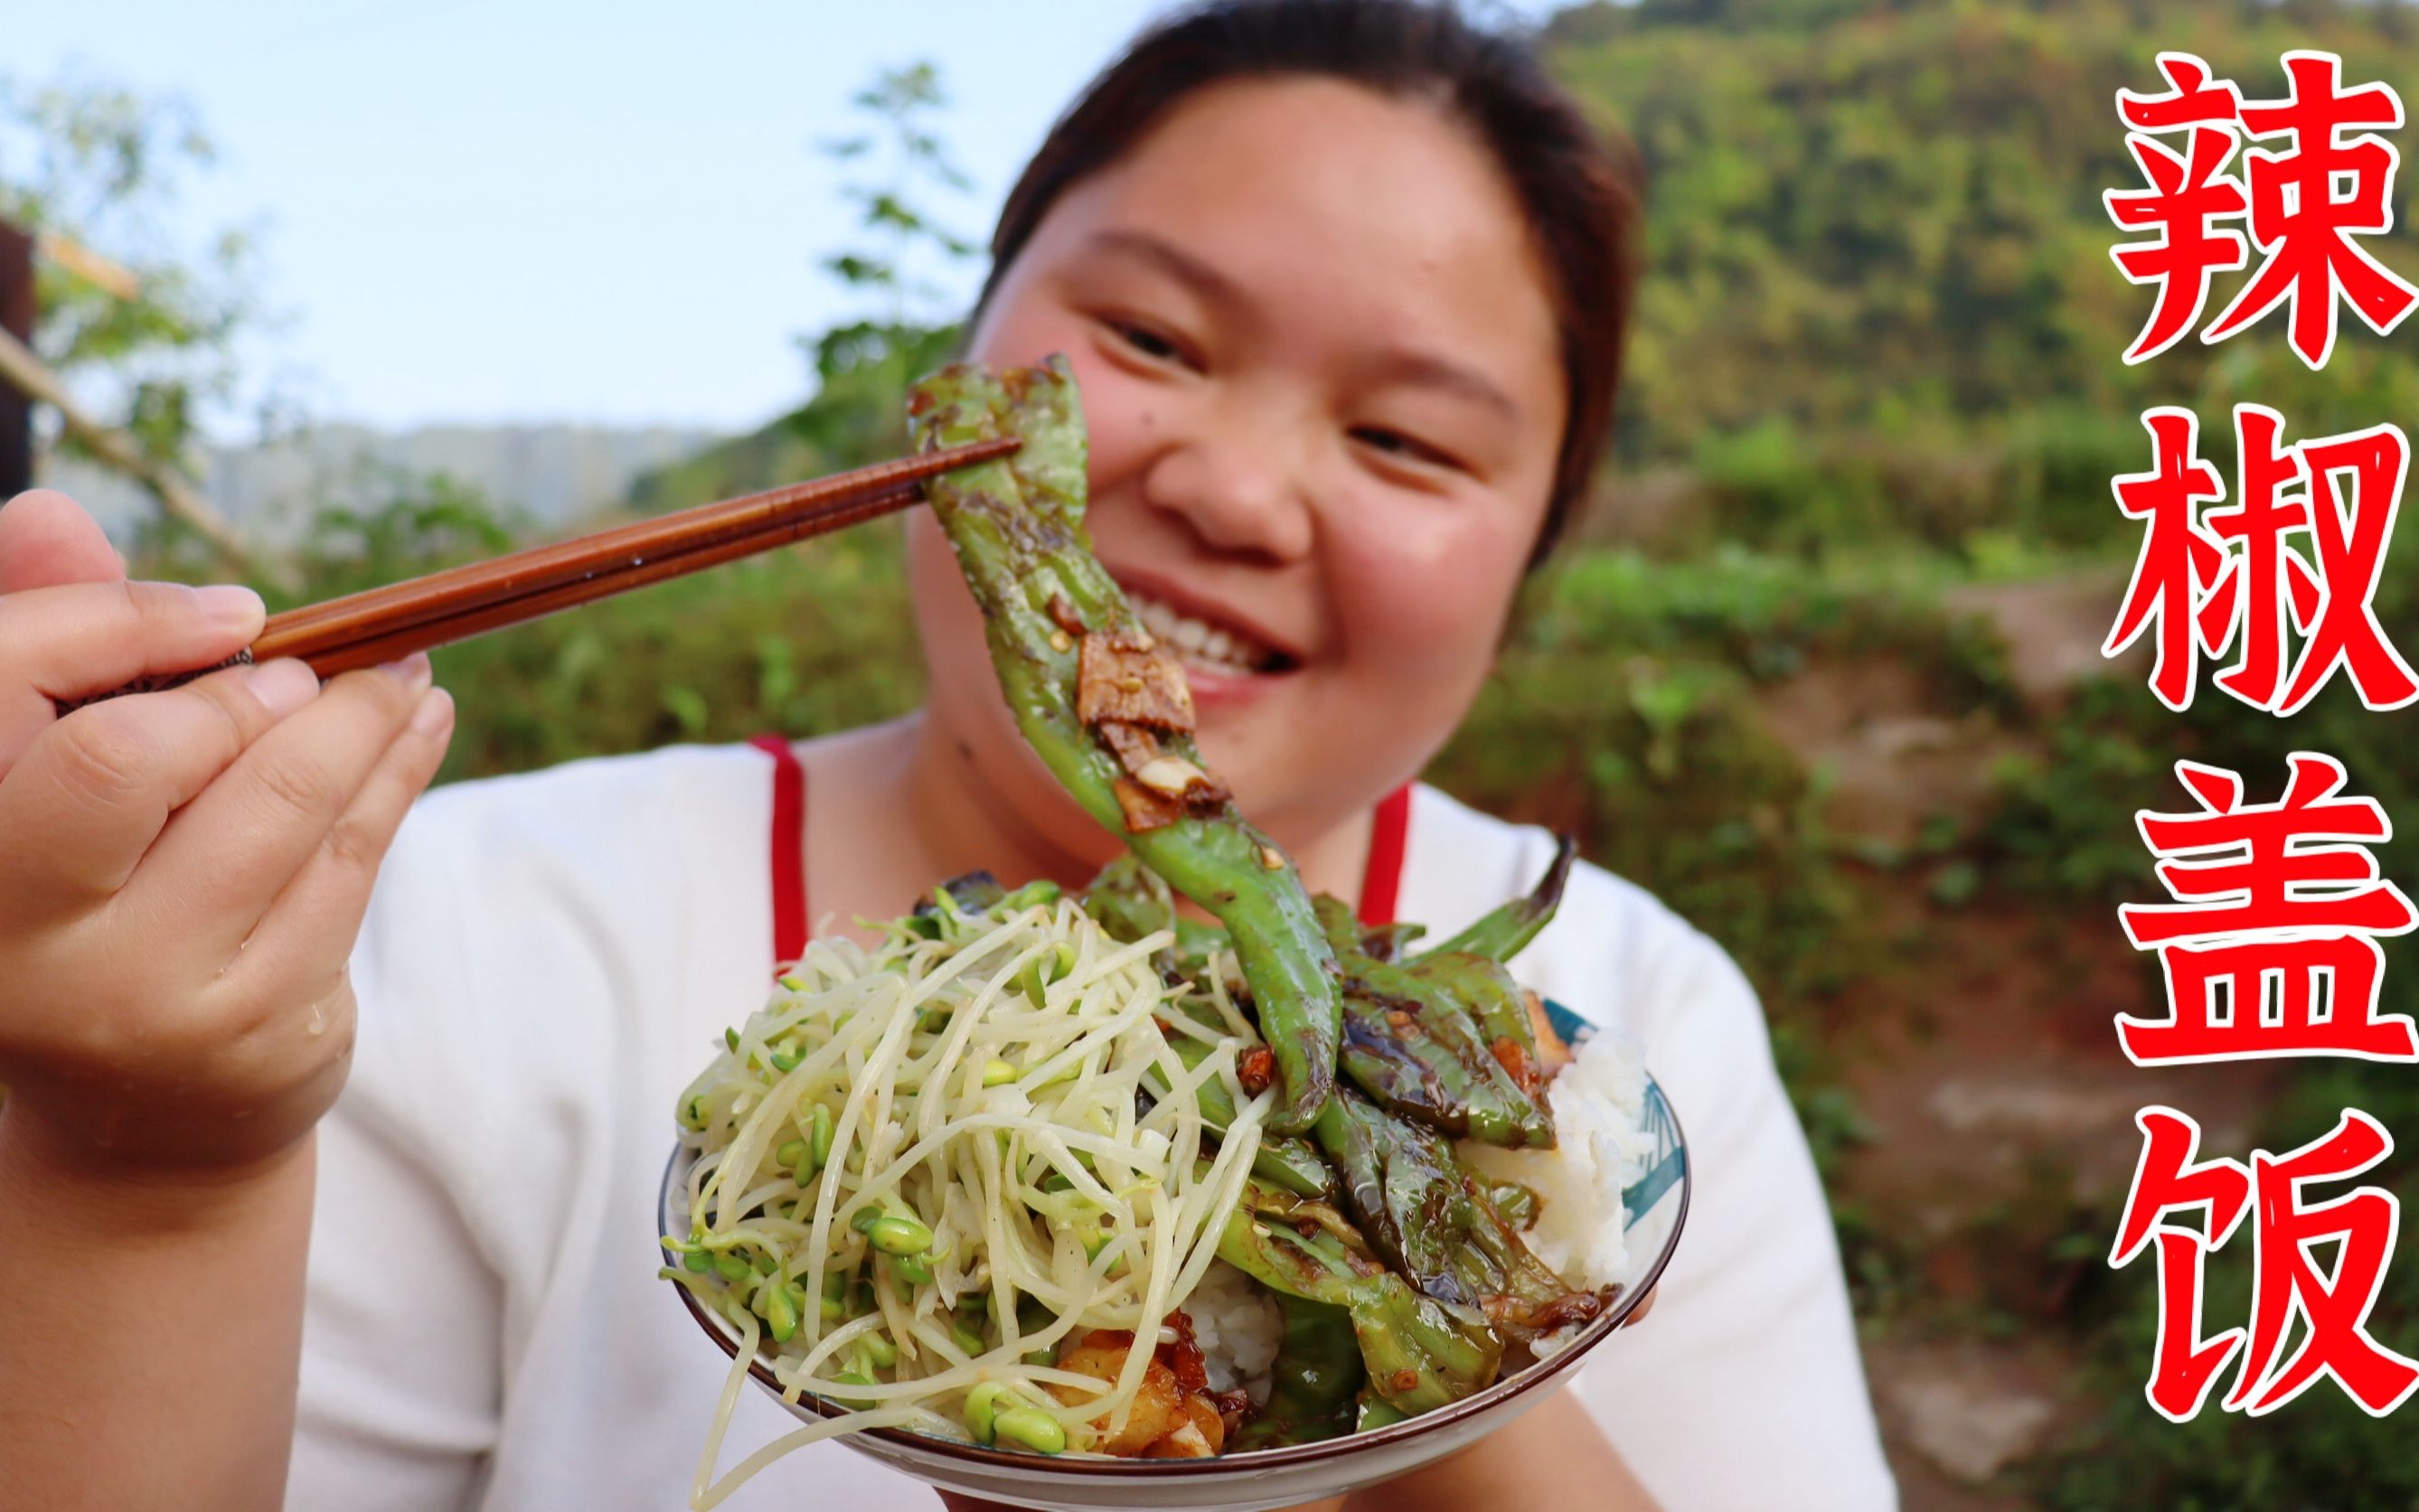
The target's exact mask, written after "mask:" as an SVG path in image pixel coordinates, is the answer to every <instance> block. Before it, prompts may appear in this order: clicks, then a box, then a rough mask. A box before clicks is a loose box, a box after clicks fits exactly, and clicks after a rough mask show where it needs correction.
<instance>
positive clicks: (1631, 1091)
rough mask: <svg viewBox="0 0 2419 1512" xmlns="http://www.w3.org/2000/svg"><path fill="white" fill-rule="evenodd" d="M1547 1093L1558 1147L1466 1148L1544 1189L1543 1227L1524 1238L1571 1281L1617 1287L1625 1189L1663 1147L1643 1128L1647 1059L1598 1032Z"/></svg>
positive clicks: (1495, 1170)
mask: <svg viewBox="0 0 2419 1512" xmlns="http://www.w3.org/2000/svg"><path fill="white" fill-rule="evenodd" d="M1546 1096H1547V1100H1548V1103H1551V1104H1552V1107H1553V1111H1554V1132H1555V1135H1556V1138H1555V1144H1554V1148H1553V1149H1497V1148H1496V1147H1494V1146H1492V1145H1482V1144H1479V1143H1477V1142H1476V1141H1474V1140H1472V1141H1468V1142H1465V1143H1463V1144H1462V1145H1461V1146H1460V1147H1459V1152H1460V1154H1461V1157H1462V1159H1463V1161H1464V1162H1465V1163H1466V1164H1468V1165H1471V1166H1473V1167H1475V1168H1477V1169H1478V1170H1480V1171H1483V1172H1485V1173H1486V1174H1487V1175H1488V1176H1491V1177H1494V1178H1495V1179H1496V1180H1503V1181H1518V1182H1520V1183H1521V1184H1522V1185H1524V1186H1526V1187H1528V1188H1529V1189H1530V1190H1532V1191H1533V1192H1535V1193H1536V1194H1537V1196H1538V1198H1539V1203H1538V1210H1537V1221H1536V1225H1535V1227H1532V1228H1531V1229H1530V1230H1529V1232H1528V1234H1527V1235H1526V1236H1525V1237H1526V1238H1527V1239H1528V1241H1529V1247H1530V1248H1531V1249H1533V1250H1534V1251H1535V1252H1536V1254H1537V1257H1538V1258H1539V1259H1541V1260H1543V1261H1545V1262H1546V1263H1547V1264H1548V1265H1550V1266H1552V1267H1553V1268H1554V1272H1555V1273H1556V1274H1558V1275H1560V1276H1561V1277H1562V1278H1563V1279H1564V1281H1566V1282H1569V1283H1570V1284H1571V1285H1573V1286H1579V1287H1608V1286H1611V1285H1612V1284H1613V1283H1614V1282H1616V1281H1620V1280H1622V1279H1623V1278H1624V1269H1625V1267H1626V1264H1627V1262H1628V1258H1629V1255H1628V1247H1627V1245H1626V1243H1625V1242H1624V1241H1623V1236H1622V1228H1623V1226H1624V1223H1625V1217H1624V1214H1623V1211H1622V1206H1621V1192H1622V1188H1624V1187H1626V1186H1627V1185H1629V1184H1630V1183H1631V1182H1632V1181H1635V1180H1638V1178H1639V1176H1640V1175H1641V1173H1642V1172H1643V1171H1644V1169H1645V1165H1646V1161H1647V1159H1648V1158H1649V1157H1650V1156H1652V1155H1653V1154H1654V1152H1655V1141H1654V1138H1653V1136H1652V1135H1650V1134H1647V1133H1646V1132H1645V1131H1643V1130H1641V1128H1640V1127H1639V1122H1640V1120H1641V1118H1642V1117H1643V1115H1644V1111H1645V1103H1646V1062H1645V1061H1644V1059H1643V1058H1641V1057H1640V1055H1639V1053H1638V1047H1637V1046H1636V1045H1633V1044H1631V1043H1629V1042H1628V1041H1625V1040H1623V1039H1621V1038H1619V1037H1617V1036H1615V1035H1612V1034H1609V1033H1597V1034H1594V1035H1591V1036H1589V1037H1588V1039H1587V1040H1586V1041H1583V1042H1582V1043H1581V1044H1580V1045H1579V1054H1578V1057H1576V1058H1575V1059H1574V1060H1573V1061H1572V1062H1571V1063H1570V1064H1569V1065H1567V1066H1565V1067H1564V1068H1563V1070H1562V1072H1561V1074H1559V1075H1557V1076H1556V1077H1555V1078H1554V1080H1553V1082H1552V1084H1551V1085H1550V1086H1548V1088H1546Z"/></svg>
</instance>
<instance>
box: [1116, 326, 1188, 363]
mask: <svg viewBox="0 0 2419 1512" xmlns="http://www.w3.org/2000/svg"><path fill="white" fill-rule="evenodd" d="M1107 325H1108V328H1109V330H1110V331H1112V332H1115V333H1116V334H1117V339H1118V340H1119V341H1122V342H1124V343H1125V344H1126V345H1127V346H1129V347H1132V348H1133V349H1134V350H1135V351H1137V352H1139V353H1141V354H1142V355H1143V356H1145V357H1148V358H1149V359H1150V360H1151V361H1152V362H1154V363H1176V364H1178V365H1179V366H1180V367H1191V366H1193V365H1194V363H1193V362H1192V361H1191V359H1189V358H1187V357H1186V356H1185V353H1184V348H1182V347H1179V346H1178V345H1177V344H1176V343H1175V342H1173V341H1171V340H1169V339H1168V338H1167V337H1165V336H1163V335H1162V334H1160V333H1159V332H1156V331H1153V330H1152V329H1151V328H1150V327H1148V326H1138V325H1135V324H1134V323H1133V322H1132V321H1131V320H1111V321H1108V322H1107Z"/></svg>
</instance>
